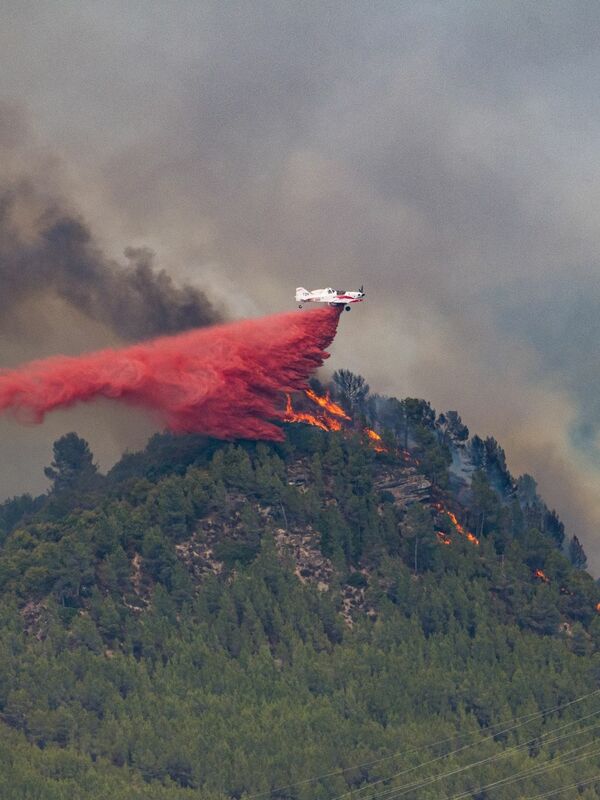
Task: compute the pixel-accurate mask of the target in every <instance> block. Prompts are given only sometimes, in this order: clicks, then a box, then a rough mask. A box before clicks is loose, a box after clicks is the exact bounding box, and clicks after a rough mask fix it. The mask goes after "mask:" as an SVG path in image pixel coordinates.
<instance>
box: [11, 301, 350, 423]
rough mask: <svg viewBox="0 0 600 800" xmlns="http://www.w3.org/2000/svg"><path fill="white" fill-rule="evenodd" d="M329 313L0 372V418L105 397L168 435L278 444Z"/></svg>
mask: <svg viewBox="0 0 600 800" xmlns="http://www.w3.org/2000/svg"><path fill="white" fill-rule="evenodd" d="M338 320H339V312H338V309H336V308H331V307H327V308H320V309H317V310H316V311H310V312H305V313H300V312H294V313H287V314H277V315H275V316H271V317H264V318H262V319H252V320H244V321H242V322H234V323H231V324H227V325H217V326H215V327H211V328H200V329H198V330H193V331H188V332H187V333H182V334H179V335H177V336H169V337H162V338H160V339H154V340H152V341H149V342H144V343H142V344H137V345H134V346H132V347H127V348H123V349H121V350H114V349H113V350H101V351H99V352H97V353H90V354H87V355H82V356H77V357H67V356H55V357H52V358H48V359H45V360H43V361H33V362H31V363H29V364H25V365H24V366H22V367H19V368H17V369H14V370H4V371H0V411H12V412H13V413H14V415H15V416H16V417H17V419H19V420H21V421H23V422H42V420H43V419H44V415H45V414H46V413H47V412H48V411H52V410H53V409H56V408H68V407H69V406H72V405H74V404H75V403H79V402H87V401H90V400H93V399H95V398H97V397H109V398H112V399H114V400H120V401H122V402H124V403H128V404H129V405H134V406H141V407H143V408H145V409H149V410H150V411H152V412H154V413H156V414H157V415H158V416H159V418H160V419H161V421H162V423H163V424H165V425H166V426H167V427H168V428H169V429H170V430H172V431H176V432H196V433H204V434H207V435H209V436H215V437H218V438H220V439H237V438H245V439H282V438H283V433H282V430H281V428H279V427H278V426H277V425H276V424H273V423H274V421H281V420H282V419H283V407H284V403H285V396H284V393H285V392H292V391H294V390H298V389H302V388H304V387H305V386H306V380H307V378H308V376H309V375H310V374H311V373H312V372H313V371H314V370H315V369H317V367H319V366H320V365H321V364H322V363H323V360H324V359H325V358H327V357H328V355H329V354H328V353H327V352H326V351H325V348H327V347H328V346H329V344H331V342H332V340H333V337H334V336H335V333H336V330H337V324H338Z"/></svg>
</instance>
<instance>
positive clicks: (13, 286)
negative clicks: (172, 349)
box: [0, 181, 220, 340]
mask: <svg viewBox="0 0 600 800" xmlns="http://www.w3.org/2000/svg"><path fill="white" fill-rule="evenodd" d="M125 256H126V258H127V261H128V263H127V264H126V265H125V266H121V265H119V264H117V263H115V262H114V261H112V260H110V259H108V258H107V257H106V256H105V255H104V254H103V252H102V251H101V249H100V248H99V247H98V246H97V245H96V244H95V242H94V239H93V237H92V235H91V233H90V230H89V229H88V227H87V226H86V225H85V224H84V222H83V221H82V220H81V219H79V218H78V217H77V216H76V215H74V214H72V213H69V212H68V211H65V210H64V208H63V207H62V204H60V203H59V202H58V201H56V200H53V201H51V200H46V201H45V202H44V198H42V197H40V196H39V194H38V192H36V190H35V188H34V186H33V185H32V184H31V183H30V182H29V181H20V182H18V183H17V184H16V185H13V186H11V187H9V188H6V189H4V191H3V192H2V193H0V282H1V284H2V293H1V294H0V327H2V328H4V327H6V326H7V325H9V326H10V325H11V324H12V322H13V320H14V317H15V314H16V313H17V314H18V310H19V308H20V307H22V306H23V304H25V303H26V302H27V301H29V300H31V298H35V297H38V296H40V295H49V294H53V295H55V296H57V297H59V298H61V299H62V300H64V301H66V302H67V303H68V304H69V305H70V306H72V307H74V308H76V309H77V310H78V311H79V312H80V313H82V314H84V315H85V316H87V317H88V318H90V319H91V320H94V321H95V322H99V323H102V324H104V325H106V326H108V327H109V328H110V329H111V330H112V331H113V332H114V333H116V334H117V335H118V336H119V337H120V338H121V339H126V340H139V339H146V338H150V337H153V336H158V335H161V334H171V333H177V332H179V331H183V330H188V329H190V328H197V327H201V326H204V325H211V324H214V323H215V322H218V321H219V320H220V314H219V313H218V312H217V310H216V309H215V308H213V306H212V305H211V303H210V302H209V300H208V299H207V297H206V296H205V295H204V294H203V293H202V292H201V291H199V290H198V289H196V288H194V287H192V286H189V285H184V286H182V287H177V286H175V285H174V283H173V281H172V279H171V278H170V277H169V275H167V273H166V272H165V271H164V270H156V269H155V267H154V255H153V253H152V252H151V251H150V250H148V249H146V248H128V249H126V250H125Z"/></svg>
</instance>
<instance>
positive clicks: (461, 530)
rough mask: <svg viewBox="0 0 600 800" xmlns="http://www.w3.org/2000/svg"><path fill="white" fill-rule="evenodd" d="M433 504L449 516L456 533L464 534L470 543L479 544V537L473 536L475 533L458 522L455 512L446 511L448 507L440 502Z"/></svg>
mask: <svg viewBox="0 0 600 800" xmlns="http://www.w3.org/2000/svg"><path fill="white" fill-rule="evenodd" d="M433 506H434V508H437V510H438V511H441V512H442V513H443V514H446V515H447V516H448V517H450V520H451V522H452V524H453V525H454V527H455V528H456V531H457V533H459V534H460V535H461V536H464V537H465V539H467V540H468V541H469V542H471V544H474V545H479V539H478V538H477V537H476V536H475V534H473V533H471V531H468V530H467V529H466V528H464V527H463V526H462V525H461V524H460V522H459V521H458V520H457V518H456V514H453V513H452V511H448V509H447V508H444V506H443V505H442V504H441V503H434V504H433Z"/></svg>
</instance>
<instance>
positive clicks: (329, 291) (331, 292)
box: [327, 288, 335, 294]
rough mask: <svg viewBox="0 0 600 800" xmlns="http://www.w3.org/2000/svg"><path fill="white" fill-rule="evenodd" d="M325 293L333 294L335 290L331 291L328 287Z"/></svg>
mask: <svg viewBox="0 0 600 800" xmlns="http://www.w3.org/2000/svg"><path fill="white" fill-rule="evenodd" d="M327 294H335V292H334V291H333V289H331V288H329V289H327Z"/></svg>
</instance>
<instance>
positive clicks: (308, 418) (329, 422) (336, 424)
mask: <svg viewBox="0 0 600 800" xmlns="http://www.w3.org/2000/svg"><path fill="white" fill-rule="evenodd" d="M286 398H287V400H286V404H285V413H284V417H283V419H284V421H285V422H305V423H306V424H307V425H314V426H315V427H316V428H320V429H321V430H322V431H341V429H342V423H341V422H340V421H339V420H337V419H331V418H330V417H325V416H322V417H317V416H315V415H314V414H308V413H307V412H305V411H294V408H293V406H292V398H291V397H290V395H289V394H288V395H286Z"/></svg>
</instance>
